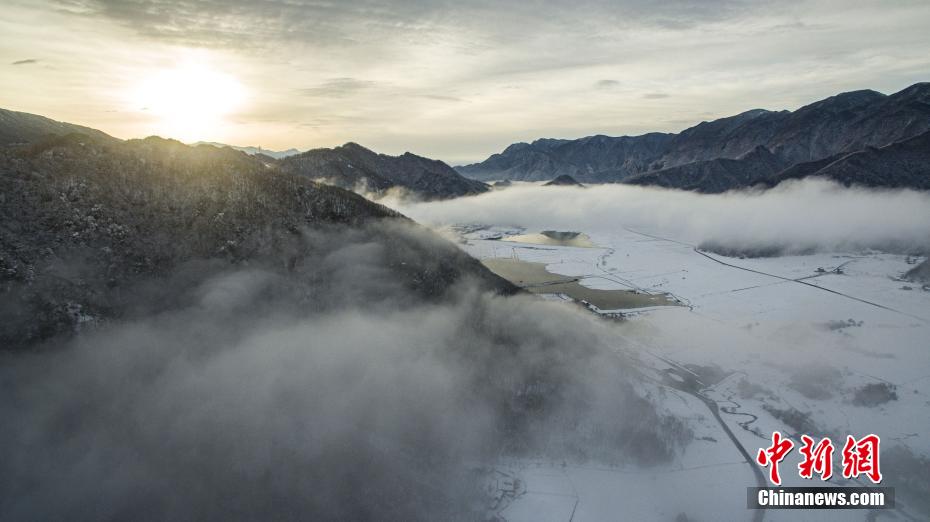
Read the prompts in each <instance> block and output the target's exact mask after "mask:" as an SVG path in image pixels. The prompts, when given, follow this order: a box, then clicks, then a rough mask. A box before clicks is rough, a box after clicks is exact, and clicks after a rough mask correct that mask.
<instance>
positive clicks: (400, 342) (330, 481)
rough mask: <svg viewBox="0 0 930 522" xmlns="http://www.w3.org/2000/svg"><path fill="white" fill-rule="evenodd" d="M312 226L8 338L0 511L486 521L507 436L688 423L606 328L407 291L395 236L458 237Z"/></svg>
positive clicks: (487, 298) (477, 300)
mask: <svg viewBox="0 0 930 522" xmlns="http://www.w3.org/2000/svg"><path fill="white" fill-rule="evenodd" d="M306 237H307V239H306V240H307V241H309V242H310V243H312V245H313V249H312V251H311V252H312V255H311V256H310V257H308V258H306V259H303V260H302V261H301V262H299V263H298V264H297V266H295V267H293V268H291V269H284V268H283V267H282V265H281V263H280V262H277V263H274V262H271V263H263V262H254V263H252V264H251V266H250V267H248V268H242V267H240V268H238V269H233V268H232V267H230V265H229V264H227V263H223V262H212V261H211V262H192V263H190V264H188V265H187V266H182V267H179V268H178V269H177V270H175V271H174V273H173V274H172V275H170V276H169V277H165V278H159V279H157V280H154V281H152V282H151V284H149V285H147V284H141V285H139V287H138V288H136V289H135V291H136V294H135V295H137V296H138V303H134V304H135V305H136V306H137V307H138V310H142V311H141V312H139V311H137V312H136V313H135V314H134V315H133V316H131V317H128V318H126V319H124V320H121V321H113V322H105V323H103V324H100V325H98V326H97V327H90V328H84V329H83V331H82V332H80V333H79V334H77V335H76V336H75V337H73V338H71V339H66V340H63V341H61V342H52V343H51V346H45V347H44V349H42V350H38V351H32V352H29V353H19V354H14V353H0V392H2V397H3V399H2V400H0V418H2V419H3V422H2V425H3V428H2V429H0V499H2V500H0V519H3V520H64V519H68V520H198V519H199V520H206V519H213V520H474V519H482V517H483V516H484V512H483V509H482V507H483V506H484V504H485V502H486V501H487V498H486V497H485V496H484V495H483V494H482V493H481V492H480V491H479V484H480V480H479V477H477V476H476V475H474V474H473V472H474V469H475V468H476V467H480V466H481V465H483V464H488V463H493V462H495V460H496V459H497V458H499V457H500V456H501V455H513V456H519V455H534V456H542V455H547V456H550V457H552V458H557V459H568V460H570V461H571V460H582V461H584V460H587V459H595V460H597V461H599V462H618V463H619V462H634V463H636V462H641V463H646V464H649V463H653V462H661V461H666V460H668V459H670V458H671V457H672V456H673V455H674V453H675V452H676V451H678V449H679V448H680V447H681V446H682V445H683V443H684V442H685V441H686V440H687V439H688V432H687V428H686V427H685V426H684V425H683V424H682V423H680V422H679V421H677V420H676V419H673V418H670V417H667V416H664V415H662V414H661V413H660V411H659V410H658V409H657V408H656V406H655V405H654V404H653V403H652V402H651V401H650V400H648V399H647V398H645V397H644V396H643V395H642V394H641V393H640V392H639V391H638V390H637V383H638V382H640V379H638V378H637V376H636V369H635V365H634V364H632V363H631V359H630V357H629V356H628V355H626V354H625V353H624V352H623V351H622V346H621V345H620V344H619V343H617V341H616V339H614V338H613V337H612V336H611V335H610V333H609V330H608V329H609V328H610V325H608V324H605V323H600V322H597V321H595V320H594V318H592V317H591V316H590V315H588V314H584V313H583V312H581V311H574V310H571V309H568V310H566V309H564V307H560V306H556V305H554V304H551V303H545V302H541V301H538V300H534V299H532V298H530V297H528V296H516V297H496V296H493V295H492V294H490V293H487V292H482V291H481V285H480V284H479V283H478V282H477V281H475V280H463V281H460V283H459V284H458V285H457V286H456V287H454V288H452V289H447V291H446V292H445V293H444V294H443V295H442V296H438V297H437V298H435V299H426V298H424V297H423V296H421V295H415V294H414V293H412V292H410V291H409V290H407V289H405V287H404V286H403V285H402V284H401V283H400V281H402V280H404V279H405V278H404V277H403V276H402V275H401V274H402V270H404V268H402V265H403V264H404V263H402V262H399V261H398V260H397V259H396V258H394V257H393V254H391V252H392V248H391V247H392V245H391V244H389V242H393V243H396V242H397V241H398V240H403V241H406V242H407V246H408V247H409V246H411V245H413V244H414V243H413V242H415V243H416V245H418V246H419V247H420V248H423V249H425V250H426V251H430V250H432V251H434V252H435V251H443V249H453V248H454V247H453V246H451V245H449V244H446V243H442V244H440V243H438V242H437V239H436V238H435V236H434V235H432V234H425V233H424V231H423V230H422V228H421V227H417V226H412V225H401V224H395V225H391V226H372V227H371V229H370V230H364V231H358V230H355V231H353V230H351V229H334V230H332V231H313V232H307V233H306ZM407 250H409V249H407ZM407 264H409V263H407ZM418 266H422V268H423V269H424V270H434V269H438V268H436V267H433V266H432V265H431V264H430V263H429V262H428V260H425V261H424V263H423V264H422V265H418ZM146 292H147V293H149V294H152V295H150V296H148V297H146V296H145V295H144V293H146ZM127 293H128V295H134V294H133V293H132V292H128V290H127ZM153 296H154V297H153ZM153 303H157V304H158V306H157V307H154V308H153ZM165 303H167V304H165ZM147 307H148V308H147ZM146 310H147V311H146Z"/></svg>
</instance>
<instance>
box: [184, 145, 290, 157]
mask: <svg viewBox="0 0 930 522" xmlns="http://www.w3.org/2000/svg"><path fill="white" fill-rule="evenodd" d="M191 145H193V146H195V147H196V146H197V145H212V146H214V147H220V148H222V147H229V148H231V149H235V150H238V151H242V152H245V153H246V154H248V155H250V156H255V155H259V154H261V155H264V156H268V157H270V158H274V159H281V158H286V157H288V156H293V155H295V154H300V151H299V150H297V149H295V148H290V149H287V150H270V149H264V148H262V147H240V146H237V145H227V144H225V143H218V142H215V141H198V142H196V143H191Z"/></svg>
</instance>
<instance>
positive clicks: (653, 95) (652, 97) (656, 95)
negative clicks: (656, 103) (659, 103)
mask: <svg viewBox="0 0 930 522" xmlns="http://www.w3.org/2000/svg"><path fill="white" fill-rule="evenodd" d="M668 97H670V95H669V94H665V93H664V92H650V93H646V94H644V95H643V98H645V99H647V100H661V99H662V98H668Z"/></svg>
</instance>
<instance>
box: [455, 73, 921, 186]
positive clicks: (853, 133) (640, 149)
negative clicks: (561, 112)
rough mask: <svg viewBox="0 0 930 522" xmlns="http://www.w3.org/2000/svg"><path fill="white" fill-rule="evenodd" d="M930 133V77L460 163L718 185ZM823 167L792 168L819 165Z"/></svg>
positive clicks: (538, 175)
mask: <svg viewBox="0 0 930 522" xmlns="http://www.w3.org/2000/svg"><path fill="white" fill-rule="evenodd" d="M927 131H930V83H918V84H915V85H912V86H911V87H908V88H907V89H904V90H902V91H900V92H897V93H895V94H892V95H890V96H888V95H884V94H881V93H878V92H875V91H869V90H863V91H853V92H847V93H842V94H838V95H836V96H831V97H829V98H826V99H824V100H820V101H818V102H815V103H812V104H810V105H807V106H804V107H801V108H800V109H798V110H796V111H793V112H792V111H777V112H773V111H767V110H763V109H754V110H750V111H746V112H744V113H741V114H738V115H736V116H731V117H727V118H721V119H718V120H714V121H709V122H702V123H700V124H698V125H695V126H694V127H691V128H689V129H686V130H684V131H682V132H681V133H679V134H657V133H653V134H645V135H642V136H622V137H608V136H590V137H587V138H581V139H577V140H548V139H547V140H537V141H535V142H533V143H518V144H514V145H511V146H510V147H507V149H505V150H504V151H503V152H502V153H500V154H495V155H492V156H491V157H489V158H488V159H487V160H485V161H483V162H481V163H476V164H473V165H467V166H462V167H458V168H457V170H458V171H459V172H461V173H462V174H465V175H467V176H470V177H473V178H475V179H519V180H537V181H541V180H546V179H551V178H553V177H555V176H559V175H562V174H568V175H570V176H573V177H575V178H576V179H578V180H579V181H581V182H587V183H613V182H625V181H629V182H631V183H637V184H653V183H654V184H657V185H661V186H666V187H673V188H684V189H689V190H707V191H712V192H719V191H722V190H729V189H732V188H741V187H746V186H750V185H752V184H755V183H757V182H759V181H760V180H762V179H768V178H772V177H773V175H775V174H777V171H776V172H772V171H771V170H772V168H773V167H776V166H780V168H779V170H780V169H781V168H788V167H792V166H799V167H800V165H801V164H804V163H809V162H818V161H821V160H825V159H829V158H834V159H835V158H838V157H839V156H842V155H844V154H848V153H852V152H857V151H860V150H865V149H866V148H868V147H873V148H881V147H887V146H889V145H891V144H893V143H896V142H899V141H902V140H906V139H909V138H913V137H915V136H918V135H920V134H922V133H924V132H927ZM759 147H764V148H765V149H766V150H767V151H768V152H769V153H770V154H771V156H773V157H772V158H767V159H765V160H764V161H761V162H760V158H758V157H754V156H758V155H753V154H752V153H753V151H754V150H757V149H758V148H759ZM897 151H898V149H890V150H889V151H886V152H888V153H892V152H897ZM724 160H726V161H724ZM903 161H905V160H902V162H903ZM831 162H832V161H831ZM815 167H816V166H815V165H807V166H804V167H803V168H799V169H798V170H795V171H793V173H794V175H797V174H800V173H801V172H802V171H810V170H811V169H813V171H816V170H818V169H819V167H816V168H815ZM848 168H853V167H852V164H850V166H849V167H848ZM813 171H811V172H813ZM873 174H875V173H874V172H873ZM846 177H847V178H850V179H852V178H854V177H862V178H868V179H869V183H870V184H872V185H873V186H879V185H881V186H914V187H915V188H917V187H919V186H920V183H919V181H918V182H917V184H916V185H906V184H905V185H902V184H901V183H902V182H906V180H904V179H903V178H897V179H894V180H890V181H889V182H888V183H887V184H884V185H882V182H881V179H879V178H876V177H874V176H873V175H865V174H862V175H853V174H851V173H847V174H846ZM718 178H719V179H718ZM909 179H910V178H909Z"/></svg>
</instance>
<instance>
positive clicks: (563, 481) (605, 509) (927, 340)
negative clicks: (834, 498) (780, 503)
mask: <svg viewBox="0 0 930 522" xmlns="http://www.w3.org/2000/svg"><path fill="white" fill-rule="evenodd" d="M512 232H514V230H513V228H512V227H501V228H499V227H488V228H482V229H480V230H466V232H465V233H464V234H463V236H464V239H465V240H466V242H465V243H463V244H462V246H463V248H464V249H465V250H466V251H468V252H469V253H470V254H471V255H473V256H475V257H477V258H488V257H515V258H518V259H520V260H524V261H534V262H541V263H545V264H546V265H547V270H549V271H550V272H552V273H556V274H563V275H568V276H576V277H581V278H582V279H581V284H583V285H585V286H590V287H592V288H600V289H627V290H629V289H635V290H639V291H645V292H653V293H669V294H671V295H673V296H675V297H677V298H678V299H680V300H681V301H682V302H683V303H685V304H687V305H688V306H683V307H660V308H653V309H649V310H646V311H642V310H636V311H631V312H634V313H632V314H628V317H629V321H627V322H626V323H625V324H623V325H622V326H620V327H619V328H617V331H618V339H617V342H618V346H620V345H622V346H625V347H627V348H628V349H633V350H635V351H639V352H640V354H641V356H642V358H643V360H647V361H651V362H652V364H654V365H655V367H656V368H657V371H660V370H662V369H664V368H671V367H674V366H676V365H697V366H701V367H707V366H712V367H718V368H719V369H720V370H722V374H723V375H725V377H724V378H723V379H722V380H720V381H719V382H716V383H705V384H706V385H707V388H706V389H705V391H704V392H703V393H704V395H706V396H707V397H709V398H711V399H713V400H715V401H717V403H718V404H719V405H720V406H722V407H723V408H724V410H723V413H722V418H723V420H724V422H726V423H727V425H728V426H729V428H730V430H731V431H732V432H733V433H734V435H735V436H736V437H737V438H738V439H739V440H740V442H741V443H742V445H743V446H744V447H745V448H746V450H747V451H749V452H750V453H751V454H753V455H754V454H755V452H756V451H757V450H758V448H761V447H765V446H767V445H768V444H769V437H770V436H771V433H772V431H774V430H780V431H781V432H782V433H786V434H792V435H799V434H801V433H809V434H811V435H813V436H820V435H830V436H832V437H833V440H834V441H837V440H839V441H842V440H844V439H845V436H846V434H852V435H856V436H863V435H865V434H868V433H876V434H878V435H880V436H881V437H882V441H883V446H882V450H883V452H886V451H887V450H889V449H890V448H891V447H892V446H896V445H900V446H904V447H906V448H908V449H909V450H911V451H913V452H914V453H915V454H917V455H923V456H924V457H928V456H930V291H925V290H922V289H921V288H920V285H914V284H910V283H904V282H901V281H899V280H896V277H898V276H900V275H901V274H903V273H904V272H906V271H907V270H908V269H909V268H912V267H913V263H915V262H919V261H920V260H921V259H919V258H918V259H915V258H908V257H906V256H900V255H891V254H883V253H878V252H871V253H831V254H813V255H804V256H786V257H775V258H756V259H737V258H727V257H723V256H719V255H715V254H711V253H707V252H702V251H698V250H696V249H695V247H694V245H691V244H688V243H687V242H683V241H680V240H678V239H677V238H674V237H665V236H663V235H662V234H661V231H656V230H638V229H637V230H634V229H632V228H620V229H618V230H616V231H613V232H592V233H590V236H591V238H592V240H593V241H594V243H595V244H596V245H597V246H596V247H595V248H573V247H558V246H549V245H528V244H526V243H517V242H507V241H502V240H500V239H485V238H488V237H491V238H495V237H501V236H503V237H506V236H507V234H509V233H512ZM528 232H534V231H532V230H531V231H528ZM838 267H840V270H839V271H840V272H841V273H837V272H836V269H837V268H838ZM906 286H910V287H911V289H910V290H907V289H904V287H906ZM870 383H887V384H890V385H892V386H893V390H894V393H895V394H896V395H897V399H895V400H890V401H888V402H884V403H882V404H878V405H874V406H866V405H861V404H858V403H857V401H856V400H855V398H856V392H857V391H859V390H861V389H862V387H863V386H865V385H867V384H870ZM665 391H666V392H667V394H668V395H667V397H666V400H665V403H666V404H665V405H666V407H668V408H670V409H672V411H674V412H675V413H676V414H678V415H679V416H681V417H683V418H687V419H689V421H690V424H691V425H692V429H694V430H695V438H696V440H695V441H694V442H693V443H692V444H691V445H689V447H688V448H687V449H686V451H685V454H684V455H682V456H681V457H680V458H679V459H678V460H677V461H676V462H674V463H672V464H670V465H668V466H665V467H662V468H658V469H653V468H650V469H636V468H632V469H618V468H611V467H607V466H603V467H598V466H574V465H570V464H563V463H552V462H509V463H505V464H502V469H503V470H506V472H507V473H510V474H512V475H513V476H516V477H520V479H521V480H522V481H523V483H524V484H523V485H524V487H525V491H524V492H523V493H522V494H521V495H519V496H518V497H517V498H516V500H514V501H513V502H512V503H511V504H510V505H508V506H507V507H506V509H503V510H502V511H501V513H500V515H501V516H502V517H503V518H505V519H506V520H508V521H511V522H517V521H522V520H526V521H543V520H552V521H567V520H573V521H575V522H578V521H586V520H590V521H598V520H617V519H625V520H741V519H745V520H748V519H750V518H751V517H752V516H753V513H752V512H750V511H748V510H747V509H746V506H745V489H744V488H745V486H753V485H756V483H755V479H754V477H753V474H752V470H751V468H750V467H749V466H748V465H747V464H746V461H745V459H744V458H743V457H742V456H741V455H740V453H739V452H738V451H737V449H736V447H735V445H734V444H732V443H731V442H730V440H728V437H727V435H726V434H725V433H724V432H723V430H722V428H721V426H720V425H719V423H718V422H717V421H716V420H715V419H714V418H713V416H712V415H711V414H710V411H709V410H708V408H707V406H705V404H703V403H702V402H701V401H700V400H698V399H697V398H695V397H693V396H690V395H688V394H687V393H682V392H680V391H678V390H675V389H673V388H667V389H665ZM779 411H780V412H798V414H797V415H796V417H794V418H792V417H784V418H787V419H790V422H786V421H785V420H784V418H783V419H779V418H776V416H775V414H773V413H772V412H779ZM753 417H755V420H752V419H753ZM798 419H801V420H800V421H798ZM747 421H749V422H747ZM740 423H743V425H741V424H740ZM791 424H794V425H793V426H792V425H791ZM837 453H838V450H837ZM796 456H797V451H795V452H793V453H792V456H791V457H789V458H788V459H787V460H786V461H785V462H784V463H783V464H782V469H783V471H782V475H783V476H784V477H785V481H784V484H785V485H788V486H790V485H799V486H800V485H817V484H816V483H811V482H808V481H804V480H802V479H800V478H799V477H798V476H797V472H796V464H797V460H792V459H793V458H795V457H796ZM753 465H755V464H753ZM886 473H887V472H886ZM818 482H819V481H818ZM841 482H842V481H838V480H834V481H832V482H831V484H835V485H840V484H841ZM899 496H900V494H899ZM899 504H901V501H900V500H899ZM902 506H903V504H902ZM905 509H906V508H905ZM912 514H913V513H912ZM866 515H867V512H866V511H816V512H814V511H811V512H799V511H788V510H783V511H774V510H768V511H767V512H766V513H765V519H766V520H850V519H853V520H855V519H860V520H864V519H865V518H864V517H865V516H866ZM899 515H901V513H899ZM915 516H917V519H920V518H921V517H922V516H923V515H915ZM618 517H619V518H618ZM676 517H680V518H676Z"/></svg>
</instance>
